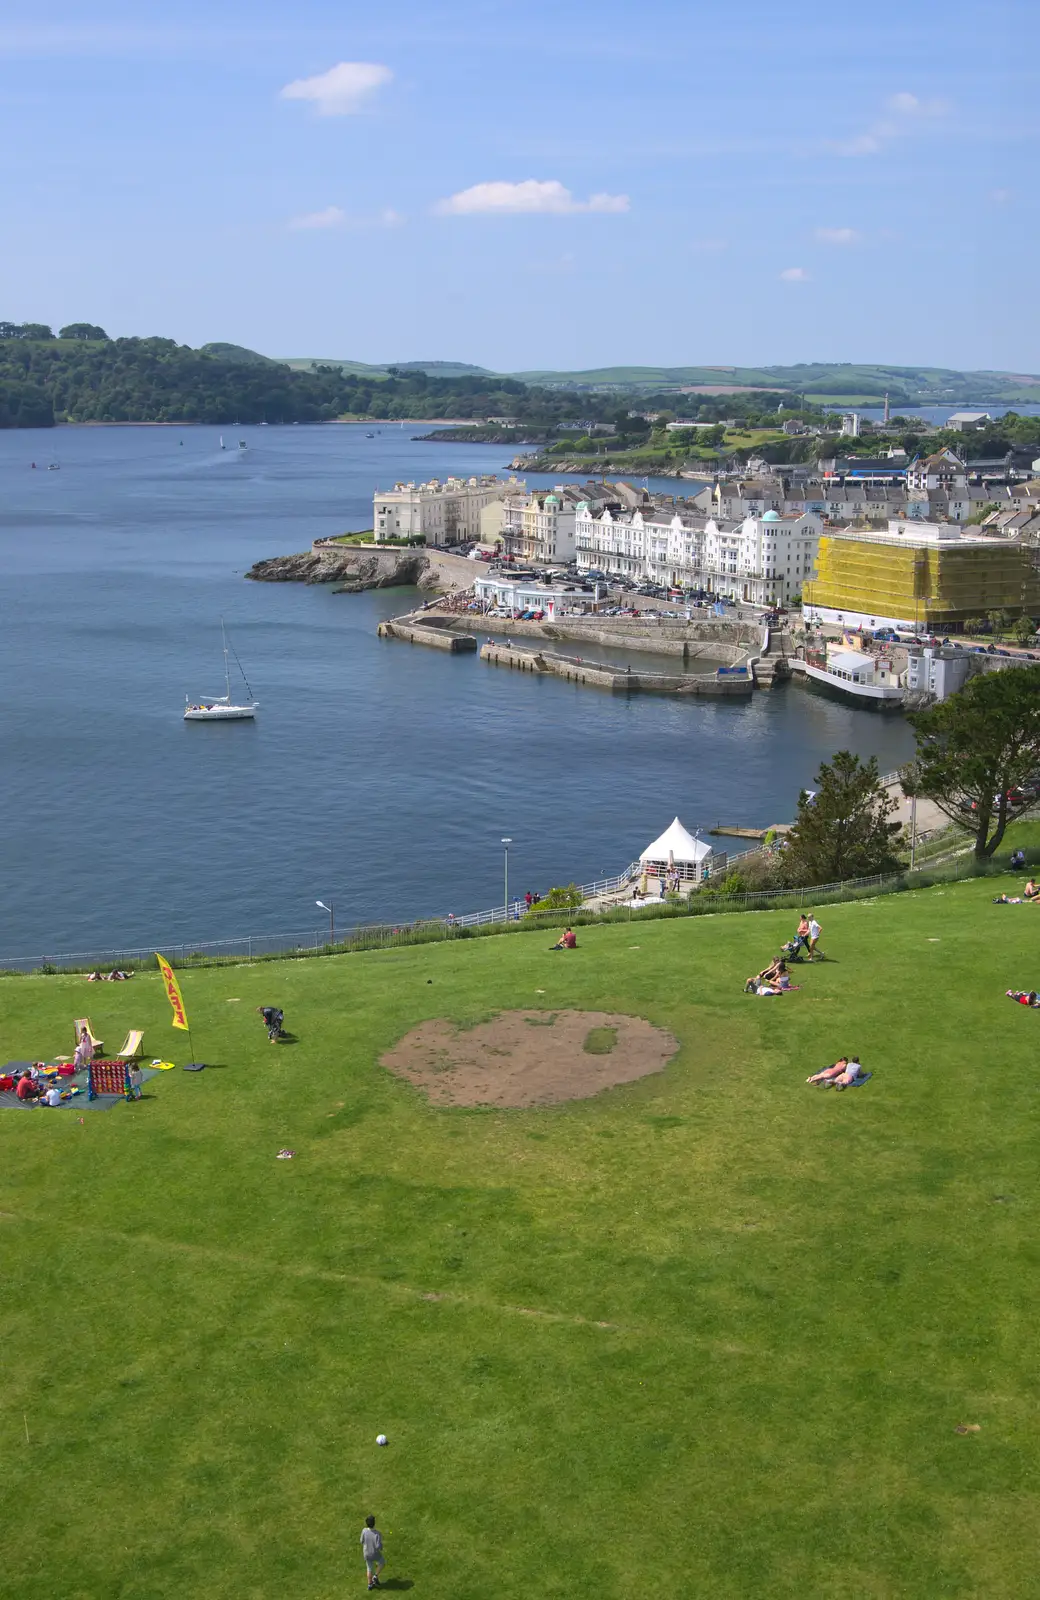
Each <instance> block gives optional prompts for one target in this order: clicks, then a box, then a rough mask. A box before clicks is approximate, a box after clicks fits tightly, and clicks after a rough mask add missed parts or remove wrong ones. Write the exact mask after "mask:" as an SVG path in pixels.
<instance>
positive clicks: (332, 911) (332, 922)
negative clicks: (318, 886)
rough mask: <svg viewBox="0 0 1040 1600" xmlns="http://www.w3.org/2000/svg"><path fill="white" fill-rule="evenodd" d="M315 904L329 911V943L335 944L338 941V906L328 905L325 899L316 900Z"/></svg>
mask: <svg viewBox="0 0 1040 1600" xmlns="http://www.w3.org/2000/svg"><path fill="white" fill-rule="evenodd" d="M314 904H315V905H316V906H320V907H321V909H322V911H327V912H328V914H329V943H330V944H335V943H336V908H335V906H327V905H326V904H325V902H324V900H315V902H314Z"/></svg>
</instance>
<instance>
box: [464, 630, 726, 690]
mask: <svg viewBox="0 0 1040 1600" xmlns="http://www.w3.org/2000/svg"><path fill="white" fill-rule="evenodd" d="M480 659H481V661H488V662H490V663H491V665H492V666H496V667H509V668H511V669H513V670H515V671H518V672H539V673H549V674H551V675H553V676H554V677H557V678H565V679H566V680H567V682H568V683H581V684H587V685H589V686H590V687H591V688H594V689H608V690H609V691H610V692H611V693H612V694H675V695H691V694H696V695H718V696H720V697H722V698H726V699H732V698H734V697H737V696H747V695H750V694H751V693H753V691H754V687H755V685H754V680H753V679H752V676H751V673H750V671H749V670H748V668H747V667H720V668H718V669H716V671H715V672H697V673H693V672H684V673H681V674H670V673H664V672H634V671H633V670H632V668H631V667H624V666H619V665H618V664H617V663H612V662H607V661H584V660H583V659H582V657H581V656H565V655H557V654H556V653H555V652H553V651H549V650H522V649H520V648H519V646H514V645H512V644H496V643H495V642H494V641H490V642H489V643H487V644H485V645H483V646H482V647H481V651H480Z"/></svg>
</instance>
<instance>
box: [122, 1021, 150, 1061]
mask: <svg viewBox="0 0 1040 1600" xmlns="http://www.w3.org/2000/svg"><path fill="white" fill-rule="evenodd" d="M143 1038H144V1031H143V1029H141V1028H131V1029H130V1032H129V1033H128V1034H127V1036H126V1038H125V1039H124V1040H123V1048H122V1050H117V1051H116V1060H117V1061H136V1060H137V1058H138V1056H139V1055H140V1054H141V1040H142V1039H143Z"/></svg>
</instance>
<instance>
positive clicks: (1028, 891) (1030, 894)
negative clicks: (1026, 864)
mask: <svg viewBox="0 0 1040 1600" xmlns="http://www.w3.org/2000/svg"><path fill="white" fill-rule="evenodd" d="M1022 899H1023V900H1040V889H1038V888H1037V886H1036V879H1035V878H1030V880H1029V882H1028V883H1027V884H1026V886H1025V888H1024V889H1023V890H1022Z"/></svg>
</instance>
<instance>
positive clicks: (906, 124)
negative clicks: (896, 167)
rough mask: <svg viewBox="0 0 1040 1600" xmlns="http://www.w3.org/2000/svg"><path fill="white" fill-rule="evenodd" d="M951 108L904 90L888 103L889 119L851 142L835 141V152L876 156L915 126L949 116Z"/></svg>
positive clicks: (880, 121)
mask: <svg viewBox="0 0 1040 1600" xmlns="http://www.w3.org/2000/svg"><path fill="white" fill-rule="evenodd" d="M949 109H950V108H949V105H948V103H947V102H946V101H945V100H922V99H921V98H920V96H919V95H916V94H911V93H910V92H909V90H906V89H902V90H900V92H899V93H898V94H893V95H889V97H888V99H887V100H886V101H885V112H886V115H885V116H883V117H879V118H878V119H877V121H875V122H872V123H871V124H870V126H869V127H868V128H866V129H865V130H864V131H863V132H862V133H857V134H854V135H853V137H852V138H851V139H839V140H837V141H834V142H832V144H831V149H832V150H835V151H836V152H837V154H838V155H840V156H876V155H878V154H879V153H880V152H881V151H882V150H883V149H884V148H885V146H886V144H888V143H889V142H890V141H891V140H893V139H898V138H899V137H900V135H901V134H906V133H909V132H910V130H911V128H913V127H914V126H915V125H919V124H920V123H922V122H928V121H931V120H934V119H935V118H936V117H943V116H945V115H946V113H947V112H948V111H949Z"/></svg>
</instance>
